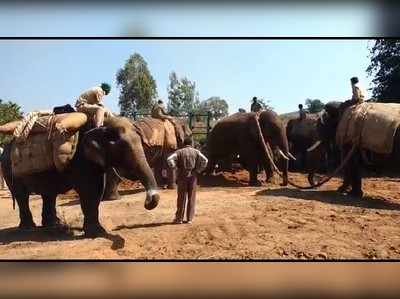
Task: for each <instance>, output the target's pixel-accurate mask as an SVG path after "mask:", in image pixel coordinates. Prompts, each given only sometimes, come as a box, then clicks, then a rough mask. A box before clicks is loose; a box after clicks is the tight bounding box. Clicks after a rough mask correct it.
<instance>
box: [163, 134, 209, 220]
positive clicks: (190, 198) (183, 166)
mask: <svg viewBox="0 0 400 299" xmlns="http://www.w3.org/2000/svg"><path fill="white" fill-rule="evenodd" d="M184 146H185V147H184V148H181V149H179V150H177V151H176V152H175V153H174V154H172V155H171V156H170V157H168V159H167V163H168V166H169V167H171V168H173V169H174V168H177V170H178V174H177V181H178V199H177V210H176V214H175V220H174V223H176V224H181V223H183V218H184V215H185V207H186V201H187V208H186V215H187V218H186V219H187V223H192V220H193V216H194V211H195V205H196V188H197V175H198V173H201V172H202V171H203V170H204V169H205V168H206V166H207V163H208V160H207V158H206V157H205V156H204V155H203V154H202V153H201V152H200V151H199V150H197V149H195V148H193V139H192V137H186V138H185V140H184Z"/></svg>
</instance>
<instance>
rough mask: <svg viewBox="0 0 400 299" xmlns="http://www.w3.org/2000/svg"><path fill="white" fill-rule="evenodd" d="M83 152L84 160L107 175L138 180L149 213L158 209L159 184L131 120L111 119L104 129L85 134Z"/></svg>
mask: <svg viewBox="0 0 400 299" xmlns="http://www.w3.org/2000/svg"><path fill="white" fill-rule="evenodd" d="M82 148H83V154H84V156H85V157H86V158H87V159H88V160H90V161H92V162H94V163H95V164H97V165H98V166H99V167H101V168H102V169H103V170H104V171H107V170H109V169H114V170H115V171H116V173H118V174H119V175H121V176H122V177H125V178H127V179H130V180H136V179H139V180H140V181H141V183H142V184H143V186H144V187H145V189H146V191H147V196H146V201H145V208H146V209H148V210H151V209H154V208H155V207H156V206H157V205H158V201H159V199H160V197H159V195H158V193H157V184H156V180H155V178H154V175H153V172H152V171H151V168H150V166H149V164H148V163H147V160H146V157H145V154H144V150H143V147H142V141H141V138H140V136H139V135H138V134H137V133H136V131H135V129H134V128H133V126H132V124H131V122H130V121H129V120H128V119H126V118H121V117H112V118H110V119H108V120H107V121H106V122H105V124H104V126H103V127H100V128H96V129H92V130H90V131H88V132H86V133H85V135H84V138H83V140H82Z"/></svg>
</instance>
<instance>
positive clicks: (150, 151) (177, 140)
mask: <svg viewBox="0 0 400 299" xmlns="http://www.w3.org/2000/svg"><path fill="white" fill-rule="evenodd" d="M173 122H174V125H172V123H171V122H170V121H168V120H161V119H157V118H152V117H148V118H143V119H141V120H138V121H135V122H132V124H133V129H134V131H135V132H136V133H137V134H139V135H140V136H141V140H142V145H143V149H144V152H145V155H146V159H147V161H148V163H149V165H150V167H151V168H152V169H153V172H154V175H155V178H156V181H157V183H158V186H162V185H164V182H163V181H164V176H163V174H162V171H163V170H166V171H167V186H168V188H169V189H174V188H175V180H176V179H175V172H174V171H173V170H171V169H170V168H169V167H167V164H166V160H167V157H168V156H169V155H171V154H172V153H173V152H174V151H175V150H176V149H177V148H181V147H182V146H183V140H184V138H185V137H186V136H191V135H192V131H191V130H190V128H189V126H188V125H187V123H186V121H185V120H184V119H179V118H175V119H174V120H173ZM175 128H176V129H175ZM120 182H121V178H119V177H118V174H116V173H115V171H113V170H110V171H109V172H108V173H107V183H106V189H105V193H104V197H103V200H117V199H119V198H120V195H119V193H118V185H119V183H120Z"/></svg>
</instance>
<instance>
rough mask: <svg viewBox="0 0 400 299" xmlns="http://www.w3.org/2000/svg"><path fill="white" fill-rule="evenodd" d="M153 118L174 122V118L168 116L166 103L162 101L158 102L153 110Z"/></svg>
mask: <svg viewBox="0 0 400 299" xmlns="http://www.w3.org/2000/svg"><path fill="white" fill-rule="evenodd" d="M151 117H153V118H158V119H162V120H165V119H168V120H173V119H174V118H173V117H172V116H169V115H168V114H167V112H166V111H165V106H164V102H163V101H162V100H158V101H157V103H156V104H155V105H154V106H153V108H152V109H151Z"/></svg>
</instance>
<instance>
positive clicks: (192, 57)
mask: <svg viewBox="0 0 400 299" xmlns="http://www.w3.org/2000/svg"><path fill="white" fill-rule="evenodd" d="M367 45H368V41H367V40H265V41H262V40H253V41H250V40H242V41H239V40H232V41H229V40H228V41H227V40H217V41H207V40H197V41H196V40H191V41H190V40H170V41H168V40H160V41H154V40H99V41H97V40H95V41H93V40H91V41H85V40H75V41H74V40H61V41H57V40H54V41H40V40H34V41H27V40H21V41H7V40H2V41H0V65H1V73H0V98H2V99H5V100H12V101H15V102H17V103H18V104H20V105H21V106H22V107H23V110H24V111H25V112H26V111H31V110H35V109H48V108H50V107H53V106H55V105H60V104H64V103H71V104H73V103H74V99H75V98H76V97H77V96H78V95H79V94H80V92H81V91H83V90H85V89H86V88H89V87H91V86H93V85H95V84H98V83H100V82H103V81H106V82H110V83H112V85H113V86H112V92H111V94H110V95H109V96H108V97H107V98H106V103H107V105H108V106H109V107H110V108H111V109H112V110H113V111H116V112H117V111H119V108H118V95H119V91H118V89H117V87H116V85H115V74H116V72H117V70H118V69H119V68H121V67H122V66H123V65H124V63H125V61H126V59H128V57H129V55H131V54H133V53H134V52H138V53H140V54H141V55H142V56H143V57H144V58H145V60H146V61H147V62H148V66H149V69H150V71H151V73H152V75H153V77H154V78H155V80H156V82H157V87H158V93H159V96H160V97H162V98H164V99H165V100H167V84H168V75H169V73H170V72H171V71H173V70H174V71H176V72H177V74H178V76H187V77H188V78H189V79H190V80H192V81H195V82H196V84H197V88H198V91H199V93H200V99H201V100H204V99H207V98H209V97H211V96H220V97H222V98H224V99H226V100H227V102H228V104H229V107H230V112H235V111H237V109H238V108H239V107H243V108H245V109H248V108H249V105H250V100H251V98H252V97H253V96H258V97H264V98H266V99H269V100H270V103H271V105H272V106H273V107H274V108H275V110H276V111H277V112H279V113H283V112H289V111H293V110H296V107H297V104H298V103H303V102H304V100H305V99H306V98H319V99H321V100H322V101H324V102H326V101H329V100H344V99H347V98H349V97H350V96H351V88H350V84H349V78H350V77H351V76H358V77H359V78H360V81H361V82H362V83H363V85H364V86H365V87H368V84H369V82H370V78H367V77H366V72H365V69H366V67H367V66H368V64H369V58H368V53H369V52H368V47H367Z"/></svg>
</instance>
